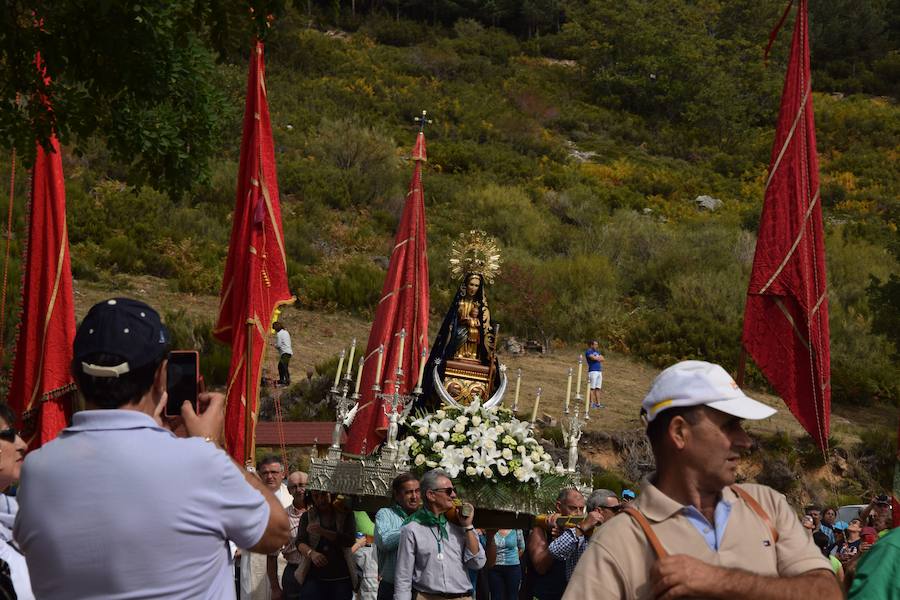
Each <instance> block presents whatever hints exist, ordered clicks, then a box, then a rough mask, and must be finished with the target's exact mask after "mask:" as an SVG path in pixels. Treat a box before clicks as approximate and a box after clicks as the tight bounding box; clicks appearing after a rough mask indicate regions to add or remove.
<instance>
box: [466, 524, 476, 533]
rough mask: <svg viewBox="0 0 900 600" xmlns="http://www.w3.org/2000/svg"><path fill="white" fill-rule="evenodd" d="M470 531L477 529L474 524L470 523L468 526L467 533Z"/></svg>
mask: <svg viewBox="0 0 900 600" xmlns="http://www.w3.org/2000/svg"><path fill="white" fill-rule="evenodd" d="M470 531H475V527H474V526H472V525H469V526H468V527H466V533H469V532H470Z"/></svg>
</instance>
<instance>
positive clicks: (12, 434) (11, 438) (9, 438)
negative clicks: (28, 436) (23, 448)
mask: <svg viewBox="0 0 900 600" xmlns="http://www.w3.org/2000/svg"><path fill="white" fill-rule="evenodd" d="M18 435H19V432H18V430H16V428H15V427H7V428H6V429H0V440H3V441H4V442H10V443H13V442H15V441H16V436H18Z"/></svg>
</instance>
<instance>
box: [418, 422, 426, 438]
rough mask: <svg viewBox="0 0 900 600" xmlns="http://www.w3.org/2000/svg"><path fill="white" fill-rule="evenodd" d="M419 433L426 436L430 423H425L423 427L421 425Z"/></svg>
mask: <svg viewBox="0 0 900 600" xmlns="http://www.w3.org/2000/svg"><path fill="white" fill-rule="evenodd" d="M419 435H421V436H426V435H428V425H424V426H422V427H419Z"/></svg>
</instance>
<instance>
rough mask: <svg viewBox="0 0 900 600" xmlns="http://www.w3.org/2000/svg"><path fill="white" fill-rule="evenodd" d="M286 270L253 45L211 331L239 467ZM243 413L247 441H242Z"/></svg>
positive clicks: (258, 52)
mask: <svg viewBox="0 0 900 600" xmlns="http://www.w3.org/2000/svg"><path fill="white" fill-rule="evenodd" d="M286 264H287V259H286V256H285V250H284V238H283V234H282V227H281V208H280V206H279V202H278V177H277V174H276V171H275V149H274V144H273V142H272V126H271V123H270V121H269V106H268V102H267V100H266V84H265V59H264V53H263V44H262V42H260V41H257V42H256V46H255V48H254V51H253V53H252V56H251V58H250V72H249V74H248V76H247V102H246V107H245V110H244V133H243V138H242V140H241V161H240V167H239V169H238V187H237V201H236V203H235V209H234V217H233V223H232V229H231V244H230V247H229V249H228V261H227V262H226V264H225V275H224V277H223V278H222V292H221V297H220V306H219V320H218V323H217V325H216V329H215V336H216V337H217V338H218V339H220V340H222V341H223V342H225V343H226V344H230V345H231V368H230V370H229V373H228V389H227V404H226V409H225V444H226V449H227V450H228V452H229V454H231V456H233V457H234V459H235V460H237V461H238V462H241V463H243V462H244V461H245V460H247V459H252V454H253V452H252V448H253V439H252V437H253V430H254V429H255V423H256V417H257V414H258V412H259V382H260V375H261V373H260V368H261V365H262V361H263V356H264V351H265V346H266V343H265V342H266V335H267V334H268V332H269V328H270V327H271V323H272V318H273V315H274V312H275V309H276V308H277V307H278V306H280V305H282V304H290V303H291V302H293V300H294V299H293V297H292V296H291V293H290V291H289V289H288V279H287V268H286ZM248 336H249V338H250V339H249V341H250V352H249V353H248V348H247V346H248ZM248 378H249V381H250V385H249V386H248V385H247V381H248ZM248 387H249V392H248ZM248 410H249V411H250V416H251V428H250V432H251V433H250V438H249V439H248V438H246V436H245V417H246V414H247V413H246V411H248ZM247 448H249V449H250V452H249V453H248V452H247V450H246V449H247Z"/></svg>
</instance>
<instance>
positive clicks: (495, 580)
mask: <svg viewBox="0 0 900 600" xmlns="http://www.w3.org/2000/svg"><path fill="white" fill-rule="evenodd" d="M485 537H486V538H487V540H486V541H487V545H486V546H485V553H486V554H487V565H486V566H487V568H488V585H489V586H490V590H491V600H516V598H518V597H519V585H520V584H521V583H522V566H521V563H520V561H519V558H520V557H521V556H522V553H523V552H524V551H525V536H524V535H523V534H522V531H521V530H520V529H500V530H499V531H497V530H487V531H486V532H485Z"/></svg>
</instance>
